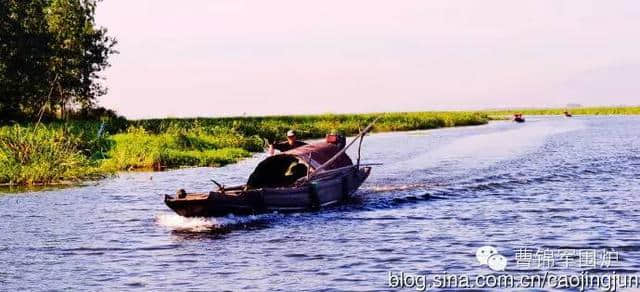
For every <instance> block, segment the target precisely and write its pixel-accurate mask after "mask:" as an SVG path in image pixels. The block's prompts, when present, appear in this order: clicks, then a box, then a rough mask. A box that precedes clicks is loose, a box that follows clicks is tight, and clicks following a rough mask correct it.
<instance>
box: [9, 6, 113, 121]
mask: <svg viewBox="0 0 640 292" xmlns="http://www.w3.org/2000/svg"><path fill="white" fill-rule="evenodd" d="M96 4H97V1H95V0H22V1H17V0H0V122H2V121H3V120H4V121H7V120H10V119H32V120H35V119H37V118H38V116H39V113H40V112H41V111H42V110H45V109H46V112H47V113H48V114H49V115H54V114H55V113H56V112H58V113H60V116H62V117H64V115H65V112H66V111H65V109H66V108H67V107H69V106H72V107H74V108H76V109H82V110H85V111H86V110H87V109H89V108H92V107H93V106H95V101H96V98H97V97H99V96H100V95H103V94H105V93H106V88H105V87H104V86H103V85H102V84H101V83H100V76H99V73H100V71H102V70H104V69H105V68H107V67H108V66H109V63H108V58H109V56H110V55H111V54H114V53H116V51H115V50H114V46H115V44H116V40H115V39H114V38H112V37H109V36H108V35H107V31H106V29H104V28H101V27H97V26H96V25H95V19H94V15H95V10H96Z"/></svg>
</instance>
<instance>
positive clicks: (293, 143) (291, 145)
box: [269, 130, 307, 155]
mask: <svg viewBox="0 0 640 292" xmlns="http://www.w3.org/2000/svg"><path fill="white" fill-rule="evenodd" d="M304 145H307V143H304V142H301V141H298V139H297V137H296V132H295V131H294V130H289V131H288V132H287V141H285V142H280V143H275V144H271V145H269V155H273V154H274V153H275V150H280V152H285V151H289V150H291V149H295V148H298V147H300V146H304Z"/></svg>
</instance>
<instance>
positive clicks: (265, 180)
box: [247, 142, 353, 189]
mask: <svg viewBox="0 0 640 292" xmlns="http://www.w3.org/2000/svg"><path fill="white" fill-rule="evenodd" d="M338 152H340V148H339V147H338V146H336V145H334V144H330V143H325V142H321V143H315V144H309V145H304V146H301V147H298V148H295V149H292V150H289V151H286V152H283V153H280V154H277V155H274V156H271V157H268V158H267V159H265V160H263V161H262V162H260V163H259V164H258V166H257V167H256V169H255V170H254V171H253V173H252V174H251V176H249V181H248V182H247V187H248V188H250V189H256V188H262V187H285V186H290V185H292V184H293V183H295V182H296V181H297V180H298V179H300V178H302V177H305V176H306V175H307V173H308V172H309V171H313V170H315V169H316V168H318V167H320V166H321V165H322V164H323V163H325V162H327V161H328V160H329V159H331V158H332V157H333V156H334V155H336V154H338ZM350 165H353V162H352V161H351V158H349V156H347V155H346V154H344V153H342V154H341V155H340V156H338V158H337V159H336V160H334V161H333V162H332V163H331V164H330V165H328V166H327V167H326V168H324V170H331V169H334V168H340V167H345V166H350Z"/></svg>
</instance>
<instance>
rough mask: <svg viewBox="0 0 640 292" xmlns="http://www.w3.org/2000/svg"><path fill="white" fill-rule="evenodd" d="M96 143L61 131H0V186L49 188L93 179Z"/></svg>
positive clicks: (17, 127) (69, 131) (11, 129)
mask: <svg viewBox="0 0 640 292" xmlns="http://www.w3.org/2000/svg"><path fill="white" fill-rule="evenodd" d="M99 143H100V142H99V141H95V140H86V137H83V136H82V135H79V134H78V133H77V132H74V131H73V130H68V129H65V128H61V127H44V126H40V127H24V126H19V125H16V126H12V127H3V128H0V183H3V184H49V183H55V182H61V181H69V180H79V179H85V178H89V177H95V176H96V175H98V174H99V173H101V171H100V170H99V169H98V168H97V167H96V163H94V161H93V160H92V159H91V154H92V153H93V151H92V149H88V148H87V147H92V146H94V147H97V144H99Z"/></svg>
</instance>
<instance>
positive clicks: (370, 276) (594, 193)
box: [0, 117, 640, 291]
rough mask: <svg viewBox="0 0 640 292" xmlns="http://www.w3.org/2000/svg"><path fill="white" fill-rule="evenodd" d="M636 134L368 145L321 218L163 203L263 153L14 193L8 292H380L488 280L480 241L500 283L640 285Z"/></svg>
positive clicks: (462, 134)
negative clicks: (607, 279)
mask: <svg viewBox="0 0 640 292" xmlns="http://www.w3.org/2000/svg"><path fill="white" fill-rule="evenodd" d="M638 125H640V117H574V118H571V119H567V118H559V117H528V120H527V122H526V123H524V124H516V123H511V122H492V123H490V124H489V125H485V126H477V127H463V128H451V129H441V130H432V131H417V132H405V133H384V134H374V135H371V136H368V137H367V138H366V139H365V143H364V145H363V153H364V162H379V163H383V165H381V166H376V167H374V170H373V172H372V175H371V177H370V178H369V179H368V180H367V182H366V183H365V184H364V185H363V187H362V188H361V189H360V191H358V193H357V195H356V198H354V199H353V201H352V202H349V203H348V204H345V205H342V206H339V207H336V208H330V209H325V210H322V211H319V212H313V213H299V214H267V215H259V216H249V217H232V216H229V217H225V218H209V219H204V218H192V219H187V218H183V217H180V216H177V215H175V214H173V213H172V212H171V211H170V210H169V209H168V208H167V207H166V206H164V204H163V202H162V194H164V193H174V192H175V190H176V189H178V188H185V189H187V190H188V191H207V190H209V189H210V188H213V186H212V184H211V183H210V182H209V179H210V178H215V179H216V180H217V181H222V182H225V183H227V184H236V183H242V182H244V180H245V179H246V177H247V176H248V175H249V173H250V172H251V170H252V168H253V167H254V166H255V165H256V164H257V162H258V161H260V159H262V158H263V156H262V155H257V156H256V157H254V158H252V159H248V160H245V161H242V162H241V163H239V164H236V165H231V166H227V167H223V168H218V169H213V168H191V169H180V170H172V171H166V172H156V173H151V172H139V173H123V174H120V175H119V176H118V177H114V178H110V179H106V180H102V181H99V182H96V183H92V184H89V185H85V186H78V187H72V188H66V189H57V190H55V189H53V190H43V191H33V192H26V193H15V192H9V191H5V192H6V194H2V195H0V290H7V291H16V290H73V291H78V290H80V291H85V290H89V291H92V290H108V291H111V290H116V291H119V290H129V289H133V290H136V289H139V290H153V291H158V290H189V291H216V290H234V291H237V290H244V289H247V290H283V291H298V290H318V289H328V290H332V289H335V290H371V291H379V290H385V289H389V286H388V272H390V271H391V272H406V273H414V274H433V273H442V272H445V271H446V272H447V273H449V274H487V273H490V272H491V270H489V269H488V268H487V266H486V265H485V266H482V265H480V264H479V263H478V262H477V260H476V258H475V251H476V249H477V248H478V247H480V246H484V245H491V246H494V247H496V248H497V250H499V251H500V253H502V254H503V255H505V257H507V258H508V260H509V264H508V266H507V269H506V271H505V273H519V274H522V273H531V272H540V271H541V270H543V269H541V268H522V267H517V266H516V264H515V263H514V254H515V253H516V249H517V248H522V247H527V248H534V249H535V248H541V249H542V248H546V249H567V248H569V249H573V250H581V249H598V250H601V249H602V250H604V249H606V250H615V251H616V252H618V253H619V259H618V260H617V261H615V262H614V263H612V266H611V267H608V269H609V270H614V271H617V272H620V273H638V271H639V270H640V237H639V236H638V235H637V232H638V230H640V211H639V210H638V206H639V203H640V151H639V150H640V127H639V126H638ZM352 154H353V153H352ZM597 269H600V267H598V268H597ZM550 270H551V271H559V272H566V273H577V272H579V271H582V270H584V269H583V268H579V267H573V266H571V267H561V268H558V267H554V268H550ZM592 271H594V270H593V269H592ZM594 272H595V271H594Z"/></svg>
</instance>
